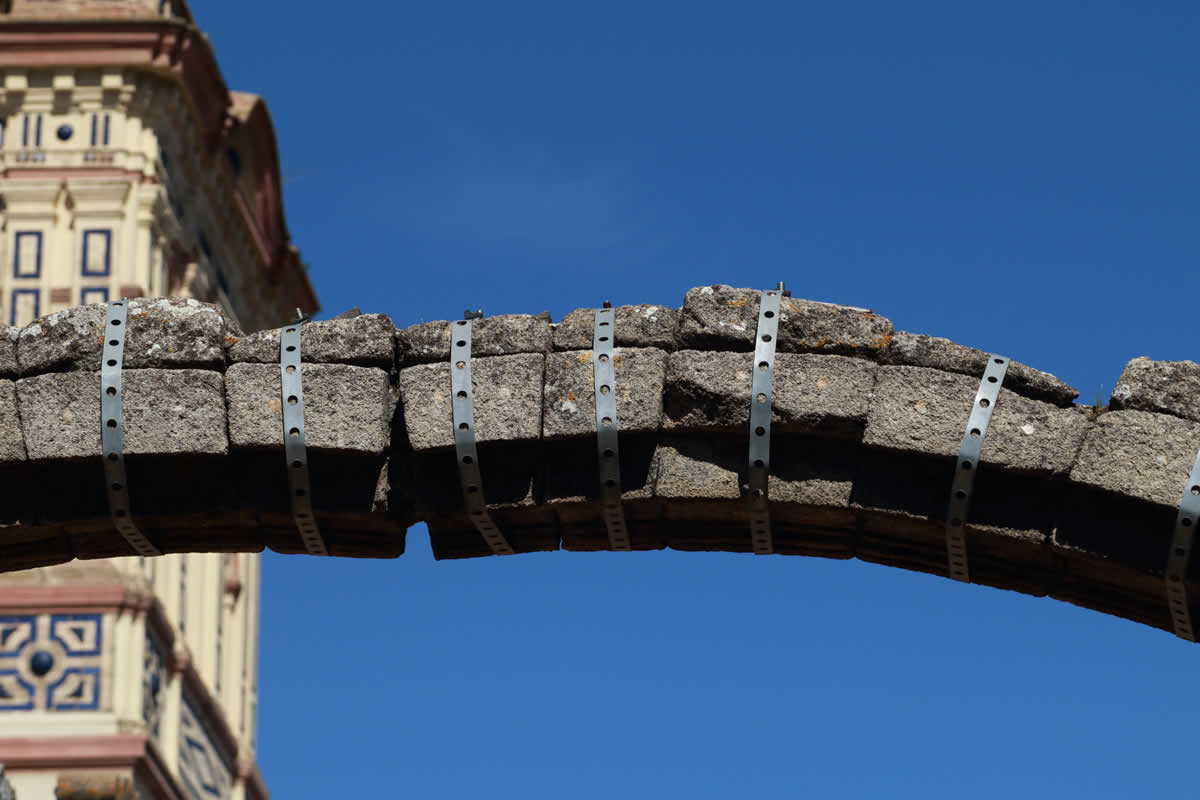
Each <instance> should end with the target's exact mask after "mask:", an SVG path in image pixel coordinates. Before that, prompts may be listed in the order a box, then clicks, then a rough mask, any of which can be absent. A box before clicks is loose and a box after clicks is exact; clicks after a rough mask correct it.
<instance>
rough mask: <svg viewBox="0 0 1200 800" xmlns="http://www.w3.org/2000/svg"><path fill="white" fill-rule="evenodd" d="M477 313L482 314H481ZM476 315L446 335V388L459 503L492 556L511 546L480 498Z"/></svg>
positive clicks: (507, 551)
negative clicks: (460, 494) (474, 357)
mask: <svg viewBox="0 0 1200 800" xmlns="http://www.w3.org/2000/svg"><path fill="white" fill-rule="evenodd" d="M478 316H482V315H481V314H480V315H478ZM474 318H476V315H473V314H468V315H467V318H466V319H464V320H460V321H458V322H456V323H454V329H453V330H452V331H451V338H450V389H451V391H453V392H454V402H453V409H454V450H455V454H456V455H457V456H458V478H459V481H460V482H461V483H462V492H463V504H464V505H465V506H466V510H467V516H468V517H470V518H471V524H473V525H474V526H475V528H476V529H477V530H478V531H479V533H480V534H481V535H482V536H483V539H484V541H486V542H487V543H488V547H490V548H492V552H493V553H495V554H496V555H501V556H511V555H512V554H513V549H512V545H510V544H509V543H508V539H506V538H504V534H502V533H501V532H500V529H499V528H497V527H496V523H495V521H494V520H492V516H491V514H489V513H488V510H487V501H486V500H484V497H483V479H482V477H481V476H480V474H479V454H478V453H477V452H476V450H475V389H474V387H472V385H471V328H472V327H473V326H472V325H471V322H472V320H473V319H474Z"/></svg>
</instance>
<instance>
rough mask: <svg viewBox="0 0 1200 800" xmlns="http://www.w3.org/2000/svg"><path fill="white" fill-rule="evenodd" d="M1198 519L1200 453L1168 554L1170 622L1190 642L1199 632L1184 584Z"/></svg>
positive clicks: (1186, 489) (1184, 491) (1178, 633)
mask: <svg viewBox="0 0 1200 800" xmlns="http://www.w3.org/2000/svg"><path fill="white" fill-rule="evenodd" d="M1197 520H1200V453H1197V454H1196V461H1195V463H1193V464H1192V474H1191V475H1189V476H1188V482H1187V486H1185V487H1184V489H1183V500H1182V501H1180V503H1179V515H1178V516H1176V517H1175V535H1174V536H1172V537H1171V552H1170V553H1169V554H1168V555H1167V601H1168V603H1170V606H1171V621H1172V622H1173V623H1174V625H1175V635H1176V636H1178V637H1179V638H1180V639H1187V640H1188V641H1189V642H1194V641H1196V632H1195V630H1194V629H1193V628H1192V612H1191V609H1190V608H1189V607H1188V598H1187V585H1186V583H1185V582H1186V581H1187V570H1188V561H1190V560H1191V557H1192V538H1193V536H1194V533H1193V531H1194V530H1195V526H1196V522H1197Z"/></svg>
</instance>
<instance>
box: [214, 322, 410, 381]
mask: <svg viewBox="0 0 1200 800" xmlns="http://www.w3.org/2000/svg"><path fill="white" fill-rule="evenodd" d="M395 333H396V326H395V325H393V324H392V319H391V317H389V316H388V315H387V314H362V315H360V316H357V317H348V318H343V319H328V320H320V321H316V322H307V323H305V324H304V325H303V326H301V328H300V357H301V359H302V360H303V361H304V362H305V363H308V362H312V363H321V364H353V365H356V366H360V367H380V368H382V369H385V370H391V369H392V367H393V365H394V363H395ZM229 357H230V359H231V360H232V361H234V362H254V363H259V364H278V363H279V328H271V329H269V330H265V331H258V332H256V333H252V334H250V335H248V336H245V337H243V338H241V339H238V340H237V341H235V342H233V343H232V344H231V345H230V347H229Z"/></svg>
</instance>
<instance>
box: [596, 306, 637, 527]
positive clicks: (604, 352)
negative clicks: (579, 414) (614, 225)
mask: <svg viewBox="0 0 1200 800" xmlns="http://www.w3.org/2000/svg"><path fill="white" fill-rule="evenodd" d="M616 331H617V326H616V315H615V314H614V313H613V310H612V308H610V307H608V304H607V303H605V307H604V308H598V309H596V316H595V320H594V321H593V325H592V379H593V388H594V389H595V395H596V452H597V453H598V455H599V458H600V502H601V503H602V504H603V506H604V527H605V528H607V529H608V544H609V546H610V547H612V549H613V550H629V549H630V544H629V529H628V528H627V527H626V525H625V512H624V509H622V507H621V451H620V449H619V448H618V447H617V374H616V362H615V361H614V358H615V357H616V352H615V349H616V348H615V347H614V345H615V343H616V338H617V333H616Z"/></svg>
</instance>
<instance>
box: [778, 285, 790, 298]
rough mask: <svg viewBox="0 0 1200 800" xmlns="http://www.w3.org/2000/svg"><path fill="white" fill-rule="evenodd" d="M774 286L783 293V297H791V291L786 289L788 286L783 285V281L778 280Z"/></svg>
mask: <svg viewBox="0 0 1200 800" xmlns="http://www.w3.org/2000/svg"><path fill="white" fill-rule="evenodd" d="M775 288H776V289H778V290H779V291H780V292H782V293H783V295H782V296H783V297H791V296H792V293H791V292H790V291H788V288H787V287H786V286H784V285H783V281H780V282H779V284H778V285H777V286H776V287H775Z"/></svg>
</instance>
